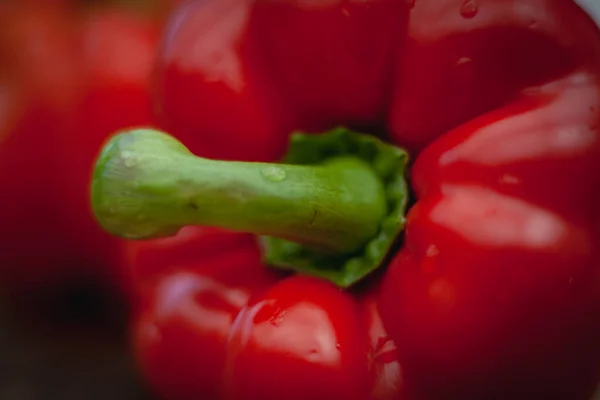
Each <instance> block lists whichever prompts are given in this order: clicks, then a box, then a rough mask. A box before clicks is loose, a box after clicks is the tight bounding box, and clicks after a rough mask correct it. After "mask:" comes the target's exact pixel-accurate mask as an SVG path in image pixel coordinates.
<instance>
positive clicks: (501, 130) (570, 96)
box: [128, 0, 600, 400]
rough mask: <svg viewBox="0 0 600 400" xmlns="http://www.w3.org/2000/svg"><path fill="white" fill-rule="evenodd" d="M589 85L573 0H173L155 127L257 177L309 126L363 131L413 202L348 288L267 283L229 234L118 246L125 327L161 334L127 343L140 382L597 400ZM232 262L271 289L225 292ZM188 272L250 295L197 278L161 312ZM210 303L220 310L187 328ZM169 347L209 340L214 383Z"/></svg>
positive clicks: (594, 58) (598, 58) (421, 397)
mask: <svg viewBox="0 0 600 400" xmlns="http://www.w3.org/2000/svg"><path fill="white" fill-rule="evenodd" d="M599 82H600V33H599V30H598V27H597V26H596V25H595V24H594V23H593V21H592V20H591V19H590V18H589V17H588V16H587V15H586V14H585V13H584V12H583V11H582V10H581V9H580V8H579V7H578V6H577V5H576V4H575V3H574V2H573V1H571V0H514V1H503V0H478V1H464V0H417V1H415V2H405V1H403V0H402V1H400V0H398V1H394V0H367V1H360V2H355V1H343V0H339V1H338V0H336V1H331V2H322V3H319V2H317V3H315V2H314V1H294V2H288V1H262V0H257V1H245V0H227V1H196V2H193V1H192V2H189V3H186V4H185V5H182V7H181V8H180V9H179V11H178V12H177V14H176V15H175V17H174V18H173V20H172V22H171V24H170V28H169V31H168V35H167V36H166V37H165V40H164V43H163V48H162V53H161V57H160V59H159V60H158V63H157V68H156V82H155V89H156V92H155V101H156V105H157V110H158V117H159V119H160V121H161V129H163V130H164V131H165V132H169V134H171V135H173V136H174V137H176V138H178V139H179V140H181V141H182V142H183V143H185V144H186V147H187V148H189V149H190V151H191V152H192V153H193V154H196V155H199V156H201V157H206V158H209V159H213V160H235V161H237V162H240V161H253V162H257V161H258V162H269V163H271V162H275V161H278V160H280V159H281V158H282V156H283V153H284V148H285V143H286V142H287V141H288V139H289V137H290V135H291V133H292V132H294V131H297V130H299V129H300V130H303V131H305V132H309V133H311V134H313V135H314V136H315V137H319V135H320V132H326V131H328V130H329V129H331V128H334V127H336V126H346V127H348V129H349V130H353V131H362V132H370V133H372V134H373V135H375V136H378V137H379V139H380V140H382V141H383V142H385V141H387V142H390V143H393V144H394V145H397V146H399V147H402V148H405V149H407V150H408V151H409V154H410V159H411V162H412V163H411V165H410V173H409V174H407V175H408V177H409V181H410V185H411V189H412V193H413V194H414V197H413V199H412V200H413V202H412V203H411V207H410V209H409V211H408V215H407V217H406V223H405V224H404V222H403V228H404V231H403V232H402V234H400V235H398V238H397V239H398V243H397V244H398V246H397V248H396V247H394V248H393V251H392V252H391V253H390V254H389V256H390V257H388V258H386V259H385V260H382V263H381V265H379V268H377V271H376V272H375V273H372V274H367V275H366V276H364V277H363V279H361V280H360V282H359V283H358V284H356V285H350V286H349V287H346V286H344V285H338V286H343V288H340V287H335V286H331V285H330V283H329V282H323V280H322V278H323V276H319V275H316V276H315V274H312V276H310V275H311V274H310V273H308V274H307V273H303V272H300V273H296V272H298V271H295V270H292V271H291V272H290V271H281V270H279V269H275V268H269V267H271V265H268V264H269V262H264V261H268V257H267V258H265V257H264V256H262V257H263V258H262V260H264V261H263V262H262V263H261V261H260V257H261V255H260V254H258V253H253V255H252V256H250V255H249V254H247V253H245V250H242V249H246V250H247V249H249V248H250V249H253V251H257V252H258V251H259V250H260V251H262V250H263V249H262V247H261V245H262V241H259V244H258V245H257V244H256V243H252V241H253V240H254V238H253V237H252V236H251V235H248V236H244V237H245V238H247V239H246V240H248V241H249V243H246V244H245V245H244V246H248V247H244V246H242V245H241V244H239V242H236V243H237V244H233V241H232V244H231V245H227V246H226V247H220V246H224V245H223V243H222V242H221V240H222V239H221V238H222V237H223V236H221V235H224V236H225V237H229V236H228V234H231V235H238V233H236V234H232V233H231V232H219V233H218V234H216V233H214V232H213V231H210V230H208V231H207V230H206V229H208V228H205V227H186V228H184V229H183V230H181V231H180V233H179V234H177V236H175V237H174V238H168V239H157V240H152V241H149V242H132V243H129V245H130V246H131V248H132V249H133V250H131V253H132V254H135V257H133V261H131V262H130V263H129V264H128V265H129V266H130V267H131V268H132V269H134V270H135V271H136V276H137V277H138V278H137V279H138V283H139V284H140V292H143V294H140V300H139V302H140V312H139V314H137V315H138V316H139V318H140V319H136V324H138V325H136V327H140V326H142V325H143V326H144V327H147V326H153V327H154V328H156V331H155V332H157V333H159V334H162V333H164V334H165V336H161V337H162V340H155V341H152V342H149V341H145V340H142V339H143V338H144V337H142V336H141V333H140V332H141V331H136V332H138V334H137V335H136V336H134V338H135V339H134V345H135V348H136V352H137V353H136V354H138V358H139V359H140V360H141V361H140V363H141V365H142V370H143V371H144V376H145V377H146V379H147V382H148V384H149V385H150V386H151V387H153V388H154V389H155V390H156V391H157V392H158V393H160V394H161V395H162V396H163V397H165V398H167V399H172V400H179V399H183V398H196V397H200V396H207V397H208V398H215V399H221V398H223V399H246V398H247V399H250V398H261V399H281V398H294V399H295V398H298V399H305V398H314V399H329V398H335V397H339V398H345V399H360V400H372V399H378V400H379V399H381V400H384V399H385V400H398V399H409V400H413V399H417V400H455V399H461V400H481V399H486V400H487V399H489V400H496V399H498V400H506V399H512V400H532V399H535V400H537V399H544V400H545V399H557V400H589V399H590V398H591V396H592V394H593V392H594V389H595V387H596V385H597V384H598V381H599V378H598V377H599V376H600V341H599V340H598V337H600V318H598V317H597V316H598V315H600V285H599V284H598V282H600V263H599V262H598V259H599V256H600V252H599V251H598V245H597V244H598V243H600V241H599V233H600V229H599V226H600V225H599V224H600V214H599V213H598V207H597V204H598V202H599V200H600V189H599V188H600V168H598V160H600V137H599V135H600V133H599V127H600V84H599ZM285 172H286V174H285V177H284V179H283V181H284V182H285V181H286V180H287V179H289V175H288V174H287V171H285ZM267 176H269V177H271V178H273V179H274V180H276V181H277V180H278V179H281V177H282V176H283V174H281V173H280V170H279V169H269V170H268V172H267ZM176 205H177V203H176V202H174V203H173V204H171V206H173V207H176ZM178 222H181V221H178ZM188 222H192V221H191V220H188ZM196 222H199V223H202V221H196ZM192 232H193V234H192ZM259 233H260V232H259ZM192 237H193V238H192ZM217 237H218V238H220V239H218V240H217V239H216V238H217ZM213 242H214V243H218V244H219V247H217V248H218V249H219V250H216V253H211V252H208V251H206V252H205V251H202V252H198V253H195V252H193V251H191V250H190V249H189V248H194V249H196V248H198V249H199V248H203V249H207V248H209V247H210V243H213ZM227 243H229V242H227ZM161 246H164V247H161ZM148 254H154V255H156V254H161V258H160V260H157V261H156V262H150V261H149V259H148V258H147V257H148ZM242 254H244V255H242ZM236 255H239V256H240V258H239V259H237V258H236V259H235V260H231V259H229V257H235V256H236ZM253 257H254V258H253ZM345 257H346V256H345ZM144 260H145V261H144ZM244 260H245V262H244ZM388 261H389V263H388ZM328 262H329V263H330V264H329V265H328V266H329V268H331V269H335V268H337V267H339V264H338V263H336V262H334V261H333V260H332V259H329V261H328ZM257 264H258V265H257ZM244 266H247V267H248V269H250V270H252V271H256V270H254V269H253V268H254V267H257V269H258V270H260V271H261V273H260V274H259V273H256V274H254V273H252V274H251V275H252V276H254V277H256V279H255V280H253V279H251V278H248V280H247V281H244V282H242V283H240V282H237V283H233V284H230V283H228V282H230V281H229V279H233V278H234V277H236V276H238V274H240V275H241V271H243V270H244ZM328 266H327V265H320V266H319V267H320V268H315V270H317V271H318V270H322V269H325V270H326V269H327V267H328ZM182 271H187V272H191V273H192V274H193V275H194V278H193V280H194V281H196V282H198V281H202V280H204V279H211V282H214V281H217V282H220V285H219V286H218V287H219V288H220V290H219V291H218V298H219V299H232V298H237V299H241V298H242V296H240V297H235V294H239V293H242V292H243V293H250V292H251V294H249V295H248V297H247V298H245V299H244V300H241V301H240V302H239V303H236V304H237V305H236V306H235V307H233V306H229V305H228V304H231V302H230V301H229V300H227V301H222V300H217V299H216V298H215V291H214V290H212V289H208V288H209V286H208V285H205V286H201V285H195V286H194V285H191V284H190V286H188V287H193V288H194V289H193V290H192V289H190V290H189V291H186V295H185V296H184V295H183V294H182V295H181V296H180V297H177V299H178V300H177V301H172V302H169V301H168V300H169V299H172V298H173V297H170V296H167V295H166V294H165V293H167V290H166V289H165V288H166V287H167V286H168V287H169V288H172V286H171V283H170V282H173V281H172V280H171V279H175V276H176V275H177V274H181V273H182ZM218 271H229V272H230V274H227V273H224V275H219V276H218V277H217V278H214V276H215V275H213V274H217V273H218ZM263 272H264V273H266V275H267V276H265V275H263V274H262V273H263ZM310 272H314V271H310ZM307 275H309V276H307ZM213 278H214V279H213ZM186 279H187V278H186ZM189 279H190V281H192V278H191V277H190V278H189ZM182 280H183V279H182ZM333 282H335V281H333ZM246 284H252V289H243V288H247V286H244V285H246ZM141 287H143V290H142V289H141ZM182 287H183V286H182ZM211 287H214V286H211ZM171 290H172V289H169V291H168V292H169V293H172V291H171ZM165 304H168V305H169V307H167V309H168V310H169V313H168V314H165V313H162V311H163V310H164V309H165ZM214 305H218V309H219V310H227V313H221V312H219V313H218V315H220V316H221V318H220V319H217V318H216V317H214V318H213V317H210V316H207V314H197V313H191V312H187V311H189V310H192V309H193V310H196V311H197V310H205V309H206V307H213V306H214ZM184 311H185V314H184ZM142 315H143V319H142V317H141V316H142ZM166 315H169V317H168V318H166V317H165V316H166ZM224 315H225V317H223V316H224ZM217 320H218V321H221V324H220V325H219V330H216V329H215V330H212V329H208V328H206V327H207V325H209V324H210V323H212V322H215V321H217ZM217 331H218V334H216V332H217ZM181 338H185V342H186V343H189V344H196V345H198V346H200V345H201V344H203V343H207V342H206V340H208V339H211V340H212V339H214V338H216V339H215V340H214V341H212V342H210V343H212V344H213V345H214V350H215V351H214V353H212V356H214V357H213V358H211V359H210V364H211V365H216V368H215V370H214V371H211V372H210V375H209V374H208V372H206V371H207V367H206V364H204V363H203V362H202V361H197V360H198V359H199V358H201V357H188V355H187V354H186V352H185V348H186V347H185V346H182V347H179V346H178V344H179V342H178V339H181ZM338 345H339V347H338ZM190 346H191V345H190ZM198 348H200V347H198ZM181 360H184V361H181ZM168 370H173V371H175V370H177V371H180V372H181V373H178V374H170V375H168V377H166V376H165V375H164V374H163V373H166V372H165V371H168ZM209 376H210V380H209V378H208V377H209ZM295 396H297V397H295Z"/></svg>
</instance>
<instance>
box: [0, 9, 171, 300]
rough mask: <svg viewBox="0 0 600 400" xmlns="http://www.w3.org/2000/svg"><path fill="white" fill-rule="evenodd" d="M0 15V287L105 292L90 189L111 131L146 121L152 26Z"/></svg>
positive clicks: (105, 255) (69, 15)
mask: <svg viewBox="0 0 600 400" xmlns="http://www.w3.org/2000/svg"><path fill="white" fill-rule="evenodd" d="M40 3H41V2H40ZM0 16H1V17H2V21H1V23H0V25H1V29H0V36H1V41H2V47H1V50H0V52H1V53H2V54H1V56H0V57H2V60H4V59H6V62H3V63H2V66H1V68H0V69H1V70H2V71H1V72H0V79H1V80H2V81H1V82H0V91H1V93H2V94H3V95H2V96H0V97H2V100H1V101H0V104H1V105H0V110H1V111H0V137H2V139H1V140H0V186H2V188H3V190H2V193H3V195H2V198H1V199H0V220H2V225H3V227H4V228H5V230H4V232H6V233H5V234H3V235H2V237H1V240H0V264H1V268H0V282H1V283H2V286H3V287H4V288H8V289H10V290H19V291H20V290H31V289H32V288H36V289H37V288H40V287H44V288H47V287H53V286H54V285H56V284H60V283H63V282H64V281H70V280H72V279H79V278H85V279H86V281H87V280H89V279H90V277H92V278H94V277H95V278H96V279H98V278H103V280H104V281H106V282H107V283H111V284H112V283H113V282H114V279H115V276H114V275H115V274H116V273H118V271H116V270H115V269H113V267H112V263H111V257H112V256H113V255H114V250H111V249H115V250H116V249H117V248H118V247H117V241H116V240H115V238H111V237H109V236H108V235H106V234H105V233H104V232H102V231H101V230H100V229H98V227H97V225H96V224H95V223H94V220H93V217H92V213H91V211H90V209H89V201H88V197H87V193H88V182H89V177H90V174H91V172H92V166H93V162H94V157H95V155H96V151H97V148H98V146H100V145H101V143H102V142H103V141H104V140H105V139H106V137H107V136H108V135H109V134H110V133H111V132H113V131H114V130H116V129H120V128H124V127H130V126H137V125H150V124H152V123H153V117H152V112H151V100H150V95H149V78H150V75H151V69H152V63H153V59H154V57H155V53H156V47H157V42H158V34H159V30H160V25H159V23H158V22H157V21H156V19H154V18H151V17H150V16H148V17H147V16H145V15H144V14H139V15H138V14H135V13H133V12H129V11H126V10H124V9H122V8H118V7H105V6H102V7H95V8H92V9H87V8H86V9H83V10H79V9H74V8H72V7H71V6H69V7H67V5H64V6H61V7H58V6H57V4H54V3H53V4H45V5H44V4H35V5H34V4H30V3H29V2H15V3H12V4H10V3H9V4H7V5H6V6H5V8H3V9H2V11H1V12H0ZM123 110H127V111H126V112H123ZM40 191H41V192H43V193H44V196H40V195H39V193H40ZM49 209H51V210H52V212H48V210H49ZM107 275H108V276H107ZM107 278H108V279H107ZM116 279H117V280H118V279H119V278H118V277H117V278H116Z"/></svg>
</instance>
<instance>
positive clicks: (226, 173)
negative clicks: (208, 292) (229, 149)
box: [92, 130, 388, 254]
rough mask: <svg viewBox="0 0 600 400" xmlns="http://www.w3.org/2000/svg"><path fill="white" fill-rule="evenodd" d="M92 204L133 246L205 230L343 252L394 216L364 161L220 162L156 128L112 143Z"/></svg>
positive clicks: (105, 224) (104, 155)
mask: <svg viewBox="0 0 600 400" xmlns="http://www.w3.org/2000/svg"><path fill="white" fill-rule="evenodd" d="M92 202H93V209H94V212H95V214H96V217H97V219H98V221H99V222H100V224H101V225H102V226H103V227H104V228H105V229H106V230H107V231H109V232H111V233H112V234H114V235H117V236H121V237H124V238H128V239H145V238H153V237H163V236H170V235H174V234H175V233H176V232H177V231H178V230H179V229H180V228H181V227H183V226H185V225H203V226H215V227H221V228H226V229H230V230H235V231H243V232H250V233H255V234H259V235H267V236H272V237H277V238H281V239H286V240H289V241H293V242H297V243H301V244H303V245H305V246H308V247H310V248H313V249H317V250H319V251H323V252H326V253H328V252H331V253H337V254H340V253H342V254H346V253H351V252H355V251H357V250H359V249H360V248H361V247H362V246H364V245H365V244H366V243H367V242H368V241H369V240H370V239H371V238H373V237H374V236H375V235H376V234H377V233H378V232H379V229H380V224H381V221H382V219H383V218H384V217H385V216H386V214H387V213H388V201H387V199H386V192H385V190H384V185H383V183H382V182H381V180H380V178H379V177H378V175H377V174H376V173H375V172H374V170H373V169H372V168H371V166H369V165H368V164H367V163H366V162H364V161H363V160H361V159H359V158H356V157H351V156H346V157H344V156H340V157H334V158H332V159H330V160H328V161H326V162H324V163H321V164H318V165H281V164H266V163H245V162H226V161H214V160H208V159H204V158H199V157H196V156H194V155H193V154H191V153H190V151H189V150H188V149H187V148H185V147H184V146H183V145H182V144H181V143H179V142H178V141H177V140H176V139H174V138H173V137H171V136H169V135H167V134H164V133H161V132H157V131H153V130H133V131H130V132H126V133H121V134H118V135H116V136H115V137H113V138H112V139H111V140H110V142H109V143H108V144H107V146H106V147H105V148H104V150H103V151H102V153H101V155H100V158H99V160H98V164H97V168H96V171H95V174H94V179H93V184H92Z"/></svg>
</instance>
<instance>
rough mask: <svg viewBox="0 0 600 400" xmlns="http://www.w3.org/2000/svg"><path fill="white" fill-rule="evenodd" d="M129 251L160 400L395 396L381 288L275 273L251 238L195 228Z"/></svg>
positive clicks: (395, 369) (147, 366)
mask: <svg viewBox="0 0 600 400" xmlns="http://www.w3.org/2000/svg"><path fill="white" fill-rule="evenodd" d="M125 246H126V250H127V254H128V260H129V262H128V266H129V267H130V268H131V269H132V271H135V272H134V273H133V275H135V276H136V277H137V279H136V282H137V284H138V286H137V292H138V296H139V297H138V298H137V303H136V304H137V307H136V308H137V310H136V313H135V314H136V317H135V319H134V322H133V325H132V338H133V343H134V349H135V354H136V357H137V360H138V362H139V365H140V368H141V370H142V371H143V373H144V376H145V377H146V378H147V379H148V382H149V383H150V385H151V386H152V388H153V389H154V390H155V391H156V393H157V394H158V395H159V396H161V398H165V399H197V398H198V397H202V398H207V399H213V398H236V399H255V398H261V399H280V398H286V399H305V398H306V396H308V395H310V396H311V397H315V398H318V399H327V398H335V397H338V398H345V399H365V398H372V399H376V400H384V399H394V398H396V396H397V394H398V393H399V388H400V386H401V377H400V368H399V364H398V361H397V359H396V357H395V352H394V347H393V343H392V342H391V340H390V339H389V338H388V336H387V334H386V333H385V330H384V328H383V326H382V324H381V320H380V318H379V314H378V311H377V308H376V305H375V299H376V298H375V296H374V290H373V289H369V291H365V290H357V291H356V296H352V295H351V294H348V293H344V292H343V291H340V290H339V289H337V288H336V287H335V286H334V285H332V284H330V283H327V282H323V281H321V280H318V279H315V278H309V277H294V276H287V275H282V274H280V273H275V272H273V271H270V270H269V269H266V268H264V265H263V264H262V263H261V262H260V252H259V250H258V248H257V247H256V244H255V241H254V238H253V237H252V236H251V235H246V234H237V233H231V232H222V231H214V230H207V229H206V228H195V227H187V228H184V230H182V231H181V233H180V234H179V235H178V236H177V237H174V238H169V239H159V240H151V241H142V242H129V243H127V244H126V245H125ZM242 310H243V312H242ZM313 332H320V334H319V336H318V337H315V336H314V334H313ZM273 341H275V342H273ZM331 396H333V397H331Z"/></svg>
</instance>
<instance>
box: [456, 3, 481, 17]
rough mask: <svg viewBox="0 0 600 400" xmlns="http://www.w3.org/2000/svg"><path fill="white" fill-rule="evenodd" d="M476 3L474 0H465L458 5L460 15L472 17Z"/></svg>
mask: <svg viewBox="0 0 600 400" xmlns="http://www.w3.org/2000/svg"><path fill="white" fill-rule="evenodd" d="M477 11H478V9H477V3H475V1H474V0H466V1H465V2H464V3H463V5H462V6H461V7H460V15H462V16H463V17H464V18H473V17H474V16H475V15H477Z"/></svg>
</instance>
